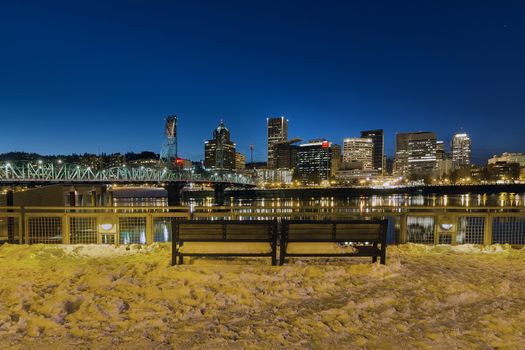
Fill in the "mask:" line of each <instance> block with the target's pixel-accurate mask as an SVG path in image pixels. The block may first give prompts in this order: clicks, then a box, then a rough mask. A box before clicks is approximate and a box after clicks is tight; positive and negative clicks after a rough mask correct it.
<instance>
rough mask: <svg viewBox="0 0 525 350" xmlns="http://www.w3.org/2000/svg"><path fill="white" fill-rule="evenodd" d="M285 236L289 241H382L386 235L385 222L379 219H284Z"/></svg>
mask: <svg viewBox="0 0 525 350" xmlns="http://www.w3.org/2000/svg"><path fill="white" fill-rule="evenodd" d="M283 225H284V229H285V230H286V236H287V237H286V238H287V240H288V241H289V242H294V241H295V242H304V241H317V242H334V241H337V242H344V241H361V242H365V241H366V242H378V243H380V242H382V241H383V240H384V237H383V236H385V235H386V231H385V228H386V226H385V225H386V223H385V222H384V221H381V220H375V221H363V220H344V221H337V220H332V221H323V222H312V221H310V222H307V221H302V220H289V221H284V223H283Z"/></svg>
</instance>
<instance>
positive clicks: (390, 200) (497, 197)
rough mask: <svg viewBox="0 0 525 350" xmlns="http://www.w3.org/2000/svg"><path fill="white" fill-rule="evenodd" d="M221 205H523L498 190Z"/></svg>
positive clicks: (209, 201)
mask: <svg viewBox="0 0 525 350" xmlns="http://www.w3.org/2000/svg"><path fill="white" fill-rule="evenodd" d="M213 202H214V200H213V197H207V198H191V199H189V200H188V201H187V202H186V203H185V204H189V205H192V206H213ZM225 205H237V206H239V205H240V206H254V205H255V206H269V207H275V208H279V207H300V206H319V207H327V208H329V207H339V206H353V207H361V208H363V207H382V206H389V207H393V206H395V207H398V206H439V207H441V206H461V207H478V206H479V207H482V206H511V207H525V194H523V193H521V194H517V193H506V192H502V193H498V194H461V195H437V194H434V195H409V194H394V195H386V196H377V195H374V196H354V197H346V198H338V197H310V198H299V197H275V198H233V197H230V199H229V201H228V200H227V201H226V203H225Z"/></svg>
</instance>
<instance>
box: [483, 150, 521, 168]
mask: <svg viewBox="0 0 525 350" xmlns="http://www.w3.org/2000/svg"><path fill="white" fill-rule="evenodd" d="M496 163H518V164H519V165H520V167H525V153H508V152H505V153H503V154H501V155H499V156H496V155H495V156H493V157H492V158H490V159H489V161H488V164H489V165H491V164H496Z"/></svg>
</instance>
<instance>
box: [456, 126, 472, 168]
mask: <svg viewBox="0 0 525 350" xmlns="http://www.w3.org/2000/svg"><path fill="white" fill-rule="evenodd" d="M471 146H472V142H471V141H470V137H469V136H468V135H467V134H466V133H457V134H455V135H454V137H453V138H452V166H453V168H454V169H460V168H464V167H468V166H469V165H470V153H471Z"/></svg>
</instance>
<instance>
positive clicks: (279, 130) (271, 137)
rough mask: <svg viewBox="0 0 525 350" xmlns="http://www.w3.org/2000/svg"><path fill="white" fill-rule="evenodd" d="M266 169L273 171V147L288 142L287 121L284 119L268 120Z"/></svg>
mask: <svg viewBox="0 0 525 350" xmlns="http://www.w3.org/2000/svg"><path fill="white" fill-rule="evenodd" d="M267 127H268V169H274V168H275V166H276V164H275V157H274V146H275V145H276V144H277V143H280V142H285V141H287V140H288V119H286V118H284V117H278V118H268V119H267Z"/></svg>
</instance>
